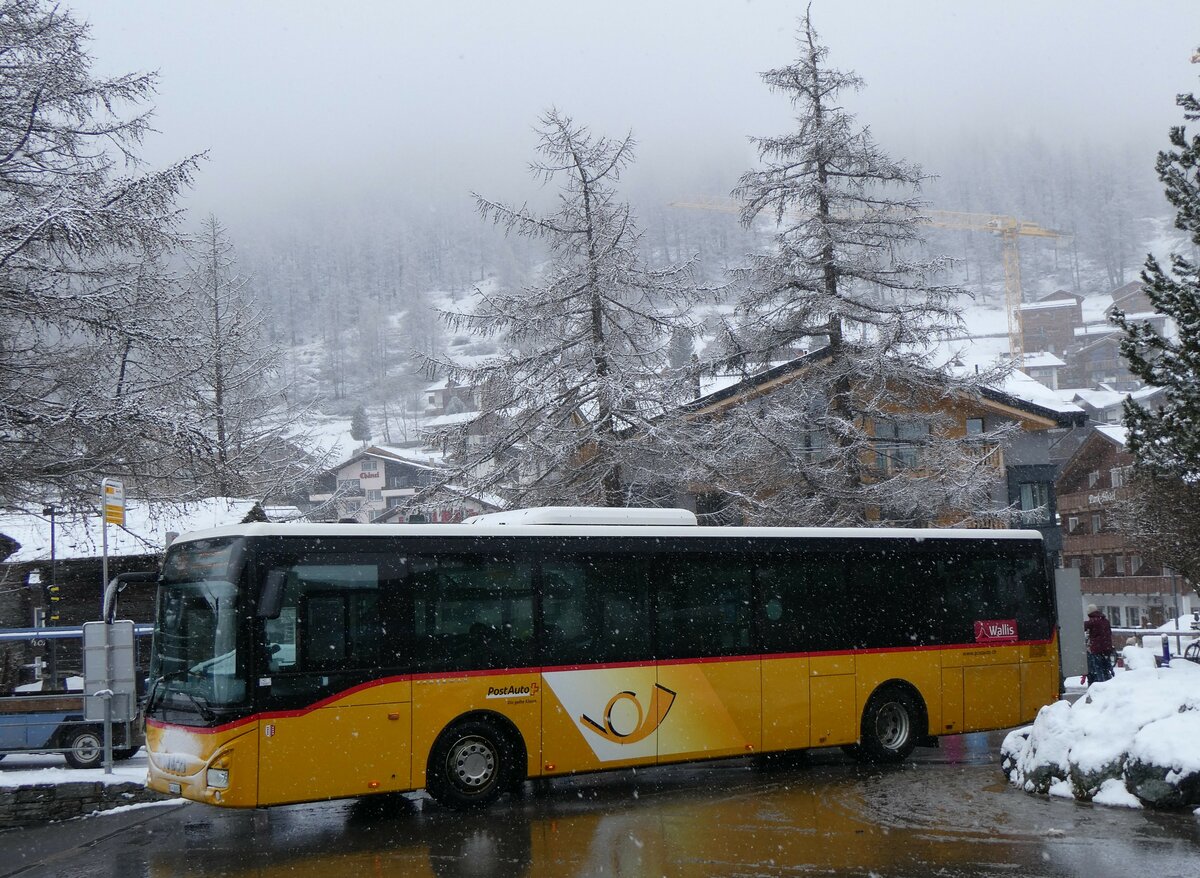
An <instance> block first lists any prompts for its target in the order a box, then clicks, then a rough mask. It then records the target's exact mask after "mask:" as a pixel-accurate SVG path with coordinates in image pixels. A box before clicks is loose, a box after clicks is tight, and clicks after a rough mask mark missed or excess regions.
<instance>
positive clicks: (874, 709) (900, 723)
mask: <svg viewBox="0 0 1200 878" xmlns="http://www.w3.org/2000/svg"><path fill="white" fill-rule="evenodd" d="M922 717H923V713H922V711H921V708H920V706H919V705H918V704H917V701H916V699H914V698H913V696H912V695H911V694H910V693H909V692H907V691H905V690H904V689H901V688H899V687H895V686H890V687H888V688H886V689H880V690H879V691H878V692H876V693H875V694H874V695H872V696H871V698H870V700H869V701H868V702H867V706H866V709H865V710H863V717H862V738H861V739H860V742H859V745H858V747H857V748H856V750H855V753H856V755H857V756H859V757H860V758H862V759H864V760H866V761H867V762H902V761H904V759H905V758H906V757H907V756H908V754H910V753H912V751H913V748H914V747H916V746H917V739H918V738H920V737H922V736H923V735H924V734H925V729H924V728H921V725H922Z"/></svg>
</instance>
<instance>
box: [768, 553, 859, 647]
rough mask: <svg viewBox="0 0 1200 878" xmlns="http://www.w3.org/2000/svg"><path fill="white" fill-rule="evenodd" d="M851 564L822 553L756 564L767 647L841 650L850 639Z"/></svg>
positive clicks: (790, 556) (793, 555)
mask: <svg viewBox="0 0 1200 878" xmlns="http://www.w3.org/2000/svg"><path fill="white" fill-rule="evenodd" d="M845 566H846V565H845V563H844V561H842V560H841V558H839V557H836V556H833V555H830V554H822V553H818V552H813V553H808V554H803V555H801V554H792V555H788V556H785V557H779V558H773V559H771V560H769V561H767V562H765V563H762V564H759V565H758V566H757V569H756V575H757V577H758V583H759V589H760V590H761V593H762V601H763V608H762V614H761V625H762V630H761V641H762V647H763V649H765V650H766V651H767V652H808V651H813V650H823V649H838V648H841V647H842V645H843V644H844V642H845V639H846V634H845V631H844V628H845V625H846V623H847V622H846V620H847V615H848V614H847V610H846V607H847V604H846V597H845V593H844V588H845V576H844V573H845Z"/></svg>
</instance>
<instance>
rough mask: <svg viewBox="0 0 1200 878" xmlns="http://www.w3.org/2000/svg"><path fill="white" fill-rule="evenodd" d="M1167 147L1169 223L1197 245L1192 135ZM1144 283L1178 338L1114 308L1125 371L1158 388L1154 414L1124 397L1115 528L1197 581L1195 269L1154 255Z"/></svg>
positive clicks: (1199, 401)
mask: <svg viewBox="0 0 1200 878" xmlns="http://www.w3.org/2000/svg"><path fill="white" fill-rule="evenodd" d="M1176 102H1177V103H1178V104H1179V106H1180V107H1182V108H1183V116H1184V119H1185V120H1186V121H1188V122H1197V121H1200V101H1197V99H1196V97H1195V95H1194V94H1181V95H1179V96H1178V97H1177V98H1176ZM1170 141H1171V145H1172V147H1174V148H1173V149H1171V150H1166V151H1164V152H1160V153H1159V154H1158V160H1157V162H1156V168H1157V171H1158V177H1159V179H1160V180H1161V181H1162V183H1163V185H1164V187H1165V191H1166V195H1167V200H1168V201H1170V202H1171V204H1173V205H1174V206H1175V208H1176V214H1175V226H1176V228H1178V229H1181V230H1182V231H1184V232H1186V233H1187V235H1188V238H1189V240H1190V241H1191V243H1192V245H1193V246H1195V247H1200V132H1192V133H1191V134H1190V135H1189V134H1188V132H1187V129H1186V126H1183V125H1179V126H1175V127H1173V128H1172V129H1171V131H1170ZM1142 283H1143V288H1144V289H1145V290H1146V295H1147V296H1148V297H1149V299H1150V302H1151V303H1152V304H1153V306H1154V310H1155V311H1157V312H1158V313H1159V314H1164V315H1166V316H1167V317H1170V318H1171V320H1172V322H1173V323H1174V324H1175V330H1176V333H1177V335H1176V336H1175V337H1170V336H1167V335H1163V334H1160V333H1158V332H1156V331H1155V329H1154V327H1153V326H1152V325H1151V324H1150V323H1149V322H1147V321H1137V320H1130V319H1129V317H1128V315H1126V314H1125V313H1123V312H1122V311H1120V310H1114V312H1113V314H1112V320H1113V323H1115V324H1116V325H1117V326H1119V327H1120V328H1121V329H1123V330H1124V331H1125V337H1124V338H1123V339H1122V340H1121V353H1122V355H1123V356H1124V357H1125V359H1126V360H1127V361H1128V362H1129V369H1130V371H1131V372H1132V373H1133V374H1134V375H1136V376H1137V377H1139V378H1141V379H1142V380H1143V381H1145V382H1146V383H1147V384H1151V385H1154V386H1156V387H1161V388H1162V390H1163V397H1164V399H1163V402H1162V403H1161V404H1160V405H1159V406H1157V407H1156V408H1155V409H1154V410H1150V409H1147V408H1144V407H1143V406H1141V405H1139V404H1138V403H1136V402H1134V401H1133V399H1127V400H1126V401H1125V426H1126V427H1128V430H1129V432H1128V437H1127V445H1128V448H1129V450H1130V451H1131V452H1132V453H1133V456H1134V464H1135V467H1134V470H1135V472H1134V478H1133V479H1132V481H1131V484H1130V489H1129V496H1128V498H1127V499H1126V500H1125V501H1124V502H1123V503H1122V509H1121V510H1120V512H1121V518H1122V522H1121V526H1122V529H1123V530H1125V531H1127V532H1128V533H1130V534H1131V535H1132V536H1133V537H1134V538H1135V539H1137V540H1138V545H1139V546H1142V547H1143V549H1144V550H1145V551H1146V553H1147V555H1149V556H1151V557H1153V558H1155V559H1156V560H1158V561H1160V562H1161V563H1163V564H1166V565H1169V566H1171V567H1173V568H1174V569H1176V570H1178V571H1180V572H1181V573H1183V575H1184V576H1186V577H1187V578H1188V579H1189V580H1191V582H1192V583H1193V584H1194V585H1195V584H1196V583H1200V265H1198V264H1197V263H1196V262H1195V261H1194V260H1193V259H1189V258H1188V257H1186V256H1184V255H1183V254H1180V253H1173V254H1171V259H1170V265H1169V266H1166V267H1164V266H1163V265H1162V264H1161V263H1160V262H1159V261H1158V260H1157V259H1156V258H1155V257H1154V256H1153V255H1150V256H1147V258H1146V263H1145V267H1144V269H1143V270H1142Z"/></svg>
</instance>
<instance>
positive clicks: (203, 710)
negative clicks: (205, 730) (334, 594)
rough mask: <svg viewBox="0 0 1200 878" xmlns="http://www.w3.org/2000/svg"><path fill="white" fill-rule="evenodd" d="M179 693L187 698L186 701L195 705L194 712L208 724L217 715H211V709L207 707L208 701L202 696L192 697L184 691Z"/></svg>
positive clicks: (181, 690)
mask: <svg viewBox="0 0 1200 878" xmlns="http://www.w3.org/2000/svg"><path fill="white" fill-rule="evenodd" d="M179 691H180V692H182V693H183V694H184V695H186V696H187V699H188V701H190V702H192V704H194V705H196V710H197V711H198V712H199V714H200V716H201V717H203V719H204V721H205V722H208V723H210V722H212V721H213V720H214V719H216V718H217V715H216V714H215V713H213V711H212V708H211V707H209V706H208V701H207V700H206V699H205V698H204V696H203V695H193V694H192V693H191V692H189V691H188V690H186V689H180V690H179Z"/></svg>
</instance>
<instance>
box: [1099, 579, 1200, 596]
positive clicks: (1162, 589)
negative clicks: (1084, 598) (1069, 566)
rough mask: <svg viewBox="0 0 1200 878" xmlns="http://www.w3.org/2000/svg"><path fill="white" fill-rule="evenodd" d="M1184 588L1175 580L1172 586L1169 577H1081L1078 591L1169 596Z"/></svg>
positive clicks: (1178, 580)
mask: <svg viewBox="0 0 1200 878" xmlns="http://www.w3.org/2000/svg"><path fill="white" fill-rule="evenodd" d="M1183 587H1184V583H1183V582H1182V581H1180V579H1179V578H1176V580H1175V583H1174V586H1172V583H1171V577H1170V576H1136V575H1135V576H1083V577H1080V579H1079V590H1080V591H1082V592H1083V593H1084V594H1092V595H1101V594H1105V595H1108V594H1111V595H1120V594H1138V595H1148V594H1157V595H1170V594H1174V593H1175V591H1174V590H1173V589H1175V590H1178V589H1181V588H1183Z"/></svg>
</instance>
